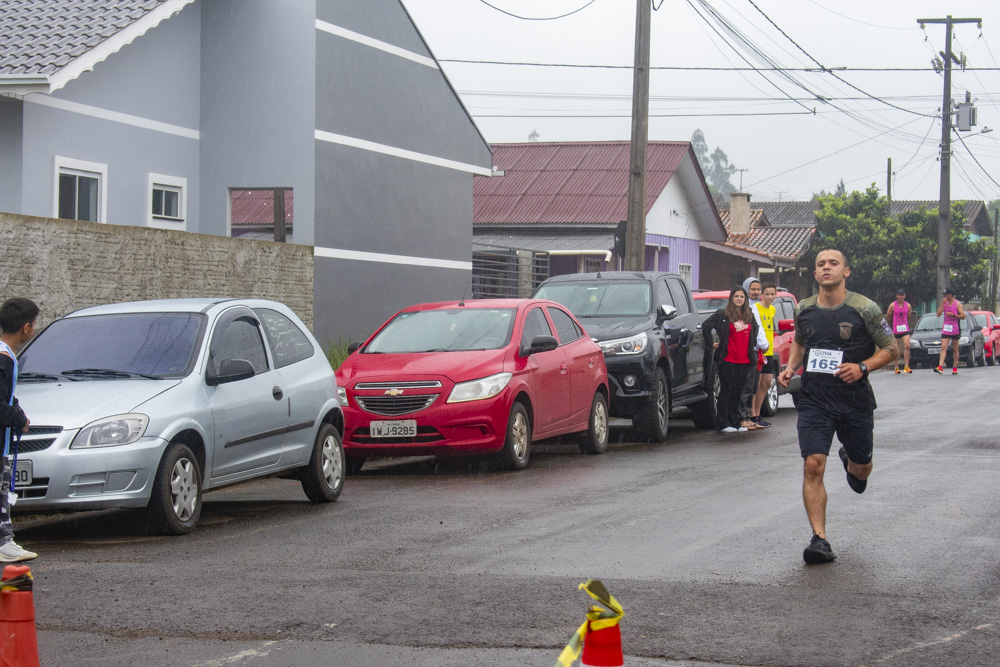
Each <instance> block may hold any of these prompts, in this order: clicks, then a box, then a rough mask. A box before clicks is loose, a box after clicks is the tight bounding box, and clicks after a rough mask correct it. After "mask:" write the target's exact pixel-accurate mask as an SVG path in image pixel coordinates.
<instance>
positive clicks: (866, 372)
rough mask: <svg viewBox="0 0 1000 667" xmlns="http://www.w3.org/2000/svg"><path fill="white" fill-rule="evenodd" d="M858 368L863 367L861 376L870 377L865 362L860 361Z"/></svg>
mask: <svg viewBox="0 0 1000 667" xmlns="http://www.w3.org/2000/svg"><path fill="white" fill-rule="evenodd" d="M858 368H859V369H861V377H862V378H866V377H868V366H866V365H865V362H863V361H861V362H859V363H858Z"/></svg>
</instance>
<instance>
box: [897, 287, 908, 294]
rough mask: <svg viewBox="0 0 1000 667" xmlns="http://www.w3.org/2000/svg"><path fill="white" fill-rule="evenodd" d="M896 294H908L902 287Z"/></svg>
mask: <svg viewBox="0 0 1000 667" xmlns="http://www.w3.org/2000/svg"><path fill="white" fill-rule="evenodd" d="M896 294H906V290H905V289H903V288H902V287H900V288H899V289H898V290H896Z"/></svg>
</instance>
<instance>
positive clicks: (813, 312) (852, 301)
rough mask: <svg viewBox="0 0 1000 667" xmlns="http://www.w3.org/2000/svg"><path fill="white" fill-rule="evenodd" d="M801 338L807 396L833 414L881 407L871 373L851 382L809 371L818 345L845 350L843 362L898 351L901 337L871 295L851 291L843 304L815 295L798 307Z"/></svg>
mask: <svg viewBox="0 0 1000 667" xmlns="http://www.w3.org/2000/svg"><path fill="white" fill-rule="evenodd" d="M795 342H796V343H798V344H800V345H802V346H804V347H805V348H806V349H805V355H804V356H803V358H802V364H803V368H802V389H801V390H800V391H801V392H802V396H801V398H800V400H806V401H809V402H810V403H813V404H816V405H818V406H819V407H821V408H823V409H824V410H826V411H828V412H831V413H833V414H839V415H848V414H855V413H859V412H870V411H872V410H874V409H875V407H876V405H875V393H874V392H873V391H872V388H871V384H870V383H869V382H868V378H864V379H862V380H859V381H858V382H855V383H853V384H847V383H846V382H844V381H843V380H841V379H840V378H838V377H834V376H833V375H831V374H829V373H820V372H815V371H812V372H811V371H809V354H810V352H811V351H812V350H814V349H817V350H840V351H842V352H843V353H844V356H843V359H842V362H843V363H853V364H856V363H860V362H862V361H864V360H865V359H868V358H869V357H871V356H872V355H873V354H875V350H876V349H879V348H890V347H891V348H892V349H893V350H895V349H896V348H895V345H896V339H895V337H894V336H893V335H892V330H891V329H890V328H889V325H888V324H886V323H885V319H884V318H883V316H882V311H881V309H880V308H879V307H878V304H876V303H875V302H874V301H872V300H871V299H868V298H866V297H863V296H861V295H860V294H856V293H855V292H851V291H848V292H847V297H846V298H845V299H844V301H843V303H841V304H840V305H839V306H835V307H833V308H824V307H822V306H820V305H819V304H818V303H817V297H816V296H811V297H809V298H807V299H803V300H802V301H800V302H799V304H798V306H796V308H795Z"/></svg>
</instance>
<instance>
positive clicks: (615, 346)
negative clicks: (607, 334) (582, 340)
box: [598, 331, 649, 357]
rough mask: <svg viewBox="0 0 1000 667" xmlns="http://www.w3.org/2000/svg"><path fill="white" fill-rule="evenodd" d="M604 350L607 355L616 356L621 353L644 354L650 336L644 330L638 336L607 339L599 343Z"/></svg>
mask: <svg viewBox="0 0 1000 667" xmlns="http://www.w3.org/2000/svg"><path fill="white" fill-rule="evenodd" d="M598 345H600V346H601V349H602V350H604V356H605V357H614V356H617V355H619V354H642V353H643V352H645V351H646V347H647V346H648V345H649V338H648V337H647V336H646V332H645V331H643V332H642V333H641V334H639V335H637V336H630V337H629V338H618V339H616V340H606V341H602V342H600V343H598Z"/></svg>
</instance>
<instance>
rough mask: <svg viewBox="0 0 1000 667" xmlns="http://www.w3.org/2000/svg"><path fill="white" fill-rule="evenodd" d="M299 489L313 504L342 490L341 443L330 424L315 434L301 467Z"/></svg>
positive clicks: (333, 496) (338, 435) (328, 498)
mask: <svg viewBox="0 0 1000 667" xmlns="http://www.w3.org/2000/svg"><path fill="white" fill-rule="evenodd" d="M302 490H303V491H305V492H306V497H307V498H309V500H311V501H312V502H314V503H330V502H333V501H334V500H336V499H337V498H338V497H339V496H340V492H341V491H343V490H344V445H343V443H342V442H341V440H340V433H339V432H338V431H337V429H336V427H335V426H334V425H333V424H323V425H322V426H320V428H319V433H317V434H316V442H315V444H313V451H312V456H310V457H309V463H308V464H306V466H305V467H304V468H303V469H302Z"/></svg>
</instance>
